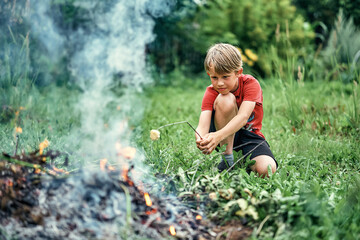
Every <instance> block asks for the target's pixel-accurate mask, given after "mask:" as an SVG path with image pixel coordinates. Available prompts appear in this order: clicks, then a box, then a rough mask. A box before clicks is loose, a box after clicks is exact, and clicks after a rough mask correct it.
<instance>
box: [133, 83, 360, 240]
mask: <svg viewBox="0 0 360 240" xmlns="http://www.w3.org/2000/svg"><path fill="white" fill-rule="evenodd" d="M261 84H262V86H263V91H264V121H263V132H264V135H265V136H266V137H267V140H268V141H269V143H270V145H271V148H272V151H273V152H274V154H275V156H276V158H277V160H278V162H279V164H280V167H279V169H278V171H277V172H276V173H275V174H273V175H272V176H271V177H270V178H269V179H261V178H258V177H256V176H255V175H254V174H253V173H250V174H248V173H247V172H246V170H245V166H246V162H242V163H241V164H240V165H239V167H237V168H236V169H235V170H234V171H232V172H230V174H225V175H224V174H222V175H219V174H217V171H216V165H217V163H218V160H219V156H218V154H217V153H213V154H212V155H210V156H204V155H202V154H201V153H200V152H199V151H198V150H197V149H196V146H195V143H194V132H193V131H192V130H191V128H190V127H189V126H187V124H183V125H173V126H169V127H166V128H162V129H160V132H161V137H160V139H159V140H158V141H151V140H150V138H149V132H150V130H151V129H156V128H159V127H160V126H162V125H166V124H169V123H172V122H178V121H188V122H190V123H191V124H192V125H193V126H195V127H196V125H197V121H198V114H199V113H200V105H201V99H202V96H203V93H204V89H201V88H199V89H190V90H186V89H181V88H177V89H174V88H157V89H153V90H151V91H149V92H148V96H149V98H150V99H152V104H151V107H150V108H148V110H147V114H146V116H145V119H144V121H143V122H142V125H141V130H139V132H137V134H135V136H136V137H135V139H136V141H137V142H138V143H141V144H140V145H141V146H142V148H143V149H144V150H143V151H144V154H145V156H146V159H147V160H146V161H147V163H148V164H149V165H151V166H153V168H152V169H153V171H154V172H156V173H161V174H163V175H164V176H166V177H167V179H171V181H170V182H173V183H174V184H169V186H170V187H169V191H171V190H174V186H175V188H176V190H177V194H180V195H181V196H183V197H185V198H186V197H188V200H189V203H191V202H192V201H194V199H193V198H192V197H191V196H197V197H198V198H200V199H201V202H203V203H205V208H206V209H207V213H208V217H209V218H211V219H213V220H215V221H218V222H219V223H223V222H224V221H226V220H230V219H234V218H235V219H244V217H245V218H246V219H247V220H248V221H249V224H250V225H251V226H253V227H254V232H253V236H252V237H253V238H260V239H272V238H276V239H288V238H289V237H292V238H295V239H304V238H305V239H342V238H347V239H356V238H357V236H359V234H360V228H359V227H358V226H357V224H355V223H356V222H357V221H358V220H359V217H357V216H356V215H355V214H353V213H352V211H351V210H350V209H359V207H360V201H359V200H360V199H359V197H358V195H356V194H355V193H356V191H358V190H359V189H360V184H359V183H360V180H359V179H360V178H359V170H360V163H359V157H360V149H359V148H358V145H359V124H358V119H359V113H358V108H359V106H358V104H359V102H360V101H359V97H358V96H359V88H358V87H357V85H356V84H355V85H352V84H347V85H344V84H342V83H341V82H329V83H326V84H323V83H319V82H311V83H308V82H305V83H298V82H296V81H294V83H292V85H288V84H286V83H284V82H282V81H279V80H276V79H272V80H271V79H269V80H266V81H263V82H261ZM289 93H291V94H289ZM289 117H291V118H289ZM289 119H290V120H291V121H289ZM293 119H294V120H293ZM354 123H356V124H354ZM238 157H240V156H238ZM170 188H171V189H170ZM209 195H210V196H212V198H213V197H214V196H215V200H210V199H209ZM239 199H244V200H246V203H247V206H245V205H243V201H242V200H239ZM265 219H266V221H264V220H265ZM262 221H264V222H263V224H262V228H261V229H260V228H259V226H260V224H261V222H262Z"/></svg>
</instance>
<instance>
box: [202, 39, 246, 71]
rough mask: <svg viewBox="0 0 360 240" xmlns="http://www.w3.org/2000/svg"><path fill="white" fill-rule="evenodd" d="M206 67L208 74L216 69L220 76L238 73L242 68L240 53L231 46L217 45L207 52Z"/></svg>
mask: <svg viewBox="0 0 360 240" xmlns="http://www.w3.org/2000/svg"><path fill="white" fill-rule="evenodd" d="M204 67H205V70H206V71H207V72H209V70H210V68H214V70H215V72H216V73H218V74H224V73H231V72H237V71H239V70H240V69H241V68H242V60H241V54H240V51H239V50H238V49H237V48H236V47H234V46H233V45H231V44H227V43H218V44H215V45H213V46H211V47H210V48H209V50H208V51H207V54H206V58H205V61H204Z"/></svg>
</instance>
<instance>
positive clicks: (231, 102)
mask: <svg viewBox="0 0 360 240" xmlns="http://www.w3.org/2000/svg"><path fill="white" fill-rule="evenodd" d="M214 106H215V127H216V130H219V129H222V128H223V127H225V126H226V124H228V122H230V120H231V119H233V118H234V117H235V116H236V114H237V113H238V107H237V104H236V98H235V96H234V95H233V94H232V93H228V94H226V95H222V94H219V95H218V96H217V98H216V100H215V103H214ZM234 136H235V134H232V135H230V136H229V137H227V138H225V139H224V140H223V141H221V142H220V146H222V145H224V144H227V145H226V149H225V152H224V153H225V154H232V152H233V146H234Z"/></svg>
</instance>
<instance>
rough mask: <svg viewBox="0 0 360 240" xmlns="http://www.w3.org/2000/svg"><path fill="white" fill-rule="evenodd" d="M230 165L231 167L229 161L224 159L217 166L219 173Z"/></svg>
mask: <svg viewBox="0 0 360 240" xmlns="http://www.w3.org/2000/svg"><path fill="white" fill-rule="evenodd" d="M229 167H231V166H230V165H229V164H228V163H227V162H225V159H222V160H221V162H220V163H219V165H218V166H217V168H218V170H219V173H221V172H222V171H224V170H226V169H228V168H229Z"/></svg>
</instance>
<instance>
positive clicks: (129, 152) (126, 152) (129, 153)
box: [122, 147, 136, 159]
mask: <svg viewBox="0 0 360 240" xmlns="http://www.w3.org/2000/svg"><path fill="white" fill-rule="evenodd" d="M135 154H136V149H135V148H133V147H125V148H123V149H122V155H123V156H124V157H125V158H127V159H133V158H134V156H135Z"/></svg>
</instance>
